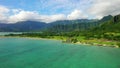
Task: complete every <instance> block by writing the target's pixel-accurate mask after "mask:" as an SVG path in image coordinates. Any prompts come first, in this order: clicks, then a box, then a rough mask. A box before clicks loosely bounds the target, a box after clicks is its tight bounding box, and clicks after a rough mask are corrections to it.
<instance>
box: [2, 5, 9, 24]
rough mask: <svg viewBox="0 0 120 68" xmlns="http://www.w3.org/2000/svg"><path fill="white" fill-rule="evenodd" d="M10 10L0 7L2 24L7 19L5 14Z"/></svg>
mask: <svg viewBox="0 0 120 68" xmlns="http://www.w3.org/2000/svg"><path fill="white" fill-rule="evenodd" d="M9 11H10V10H9V9H8V8H6V7H5V6H0V21H1V22H3V21H5V20H6V19H7V16H8V15H7V13H8V12H9Z"/></svg>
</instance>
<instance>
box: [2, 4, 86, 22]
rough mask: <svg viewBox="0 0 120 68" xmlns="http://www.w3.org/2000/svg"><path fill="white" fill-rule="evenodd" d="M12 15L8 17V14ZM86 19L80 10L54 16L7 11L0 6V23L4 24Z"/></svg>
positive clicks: (33, 12) (15, 10)
mask: <svg viewBox="0 0 120 68" xmlns="http://www.w3.org/2000/svg"><path fill="white" fill-rule="evenodd" d="M10 12H11V13H13V15H9V13H10ZM81 18H86V16H85V15H84V14H83V13H82V12H81V11H80V10H74V11H73V12H71V13H70V14H68V15H64V14H55V15H41V14H39V13H38V12H36V11H24V10H22V9H11V10H10V9H8V8H6V7H4V6H2V7H1V6H0V21H1V22H5V23H16V22H19V21H27V20H31V21H41V22H46V23H49V22H53V21H57V20H74V19H81Z"/></svg>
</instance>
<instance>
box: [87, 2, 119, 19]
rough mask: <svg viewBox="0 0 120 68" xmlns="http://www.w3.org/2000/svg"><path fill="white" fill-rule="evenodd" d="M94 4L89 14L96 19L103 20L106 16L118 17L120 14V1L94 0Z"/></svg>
mask: <svg viewBox="0 0 120 68" xmlns="http://www.w3.org/2000/svg"><path fill="white" fill-rule="evenodd" d="M92 1H93V4H92V5H91V7H90V8H89V10H88V13H89V14H91V15H94V16H95V18H102V17H103V16H106V15H109V14H111V15H117V14H119V13H120V6H119V5H120V0H92Z"/></svg>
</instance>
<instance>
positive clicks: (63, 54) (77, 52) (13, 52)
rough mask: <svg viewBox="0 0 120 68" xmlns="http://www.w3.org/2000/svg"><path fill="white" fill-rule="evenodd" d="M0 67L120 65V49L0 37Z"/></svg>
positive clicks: (96, 67) (110, 67)
mask: <svg viewBox="0 0 120 68" xmlns="http://www.w3.org/2000/svg"><path fill="white" fill-rule="evenodd" d="M0 68H120V49H119V48H111V47H99V46H84V45H80V44H66V43H62V42H61V41H56V40H38V39H27V38H0Z"/></svg>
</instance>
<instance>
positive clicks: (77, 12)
mask: <svg viewBox="0 0 120 68" xmlns="http://www.w3.org/2000/svg"><path fill="white" fill-rule="evenodd" d="M67 18H68V20H75V19H83V18H87V15H85V14H84V13H83V12H82V11H80V10H74V11H73V12H72V13H70V14H69V15H68V16H67Z"/></svg>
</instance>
